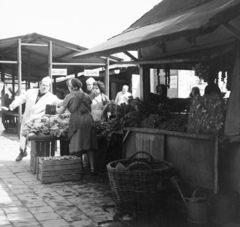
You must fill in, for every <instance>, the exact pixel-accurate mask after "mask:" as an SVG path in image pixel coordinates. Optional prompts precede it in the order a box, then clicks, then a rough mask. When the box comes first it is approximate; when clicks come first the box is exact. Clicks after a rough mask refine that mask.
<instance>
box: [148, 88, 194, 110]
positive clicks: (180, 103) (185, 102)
mask: <svg viewBox="0 0 240 227" xmlns="http://www.w3.org/2000/svg"><path fill="white" fill-rule="evenodd" d="M156 92H157V94H155V93H151V94H150V98H151V101H152V102H153V103H155V104H156V105H168V106H169V109H170V111H171V112H184V111H186V110H188V107H189V105H190V103H191V98H172V99H170V98H168V97H167V86H166V85H164V84H159V85H157V86H156Z"/></svg>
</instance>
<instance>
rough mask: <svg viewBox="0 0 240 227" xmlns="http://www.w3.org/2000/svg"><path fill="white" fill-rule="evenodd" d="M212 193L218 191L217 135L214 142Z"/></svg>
mask: <svg viewBox="0 0 240 227" xmlns="http://www.w3.org/2000/svg"><path fill="white" fill-rule="evenodd" d="M213 191H214V194H217V193H218V136H216V137H215V143H214V189H213Z"/></svg>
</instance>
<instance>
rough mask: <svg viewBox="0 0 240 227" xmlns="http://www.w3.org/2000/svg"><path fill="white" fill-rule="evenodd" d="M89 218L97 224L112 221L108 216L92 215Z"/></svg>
mask: <svg viewBox="0 0 240 227" xmlns="http://www.w3.org/2000/svg"><path fill="white" fill-rule="evenodd" d="M90 218H91V219H92V220H93V221H94V222H96V223H98V224H100V223H103V222H106V221H113V217H112V216H111V215H110V214H104V215H94V216H90Z"/></svg>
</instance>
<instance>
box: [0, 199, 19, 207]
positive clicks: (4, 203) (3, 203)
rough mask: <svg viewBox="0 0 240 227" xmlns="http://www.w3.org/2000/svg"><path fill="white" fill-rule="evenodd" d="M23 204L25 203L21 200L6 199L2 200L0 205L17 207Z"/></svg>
mask: <svg viewBox="0 0 240 227" xmlns="http://www.w3.org/2000/svg"><path fill="white" fill-rule="evenodd" d="M22 205H23V203H22V202H21V201H19V200H18V201H17V200H16V201H12V200H11V201H10V200H9V201H5V202H2V201H0V207H2V208H3V207H16V206H22Z"/></svg>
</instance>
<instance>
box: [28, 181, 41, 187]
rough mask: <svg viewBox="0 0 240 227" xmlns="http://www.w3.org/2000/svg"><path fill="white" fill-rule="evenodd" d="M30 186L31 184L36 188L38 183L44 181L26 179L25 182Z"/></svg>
mask: <svg viewBox="0 0 240 227" xmlns="http://www.w3.org/2000/svg"><path fill="white" fill-rule="evenodd" d="M24 183H25V184H26V185H27V186H28V187H29V188H30V186H32V187H34V188H36V187H38V185H41V184H42V183H41V182H40V181H26V182H24Z"/></svg>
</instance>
